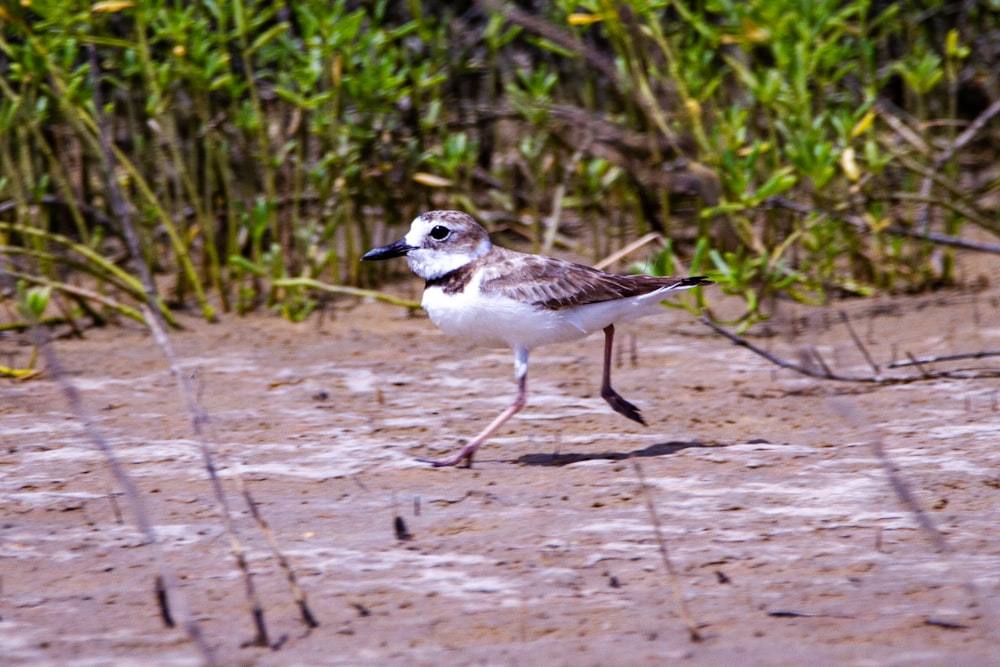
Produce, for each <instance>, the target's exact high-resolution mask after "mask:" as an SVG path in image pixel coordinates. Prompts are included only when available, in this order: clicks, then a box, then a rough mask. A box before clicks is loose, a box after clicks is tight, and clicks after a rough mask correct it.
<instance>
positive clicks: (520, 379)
mask: <svg viewBox="0 0 1000 667" xmlns="http://www.w3.org/2000/svg"><path fill="white" fill-rule="evenodd" d="M514 375H515V377H516V379H517V398H515V399H514V402H513V403H511V404H510V405H509V406H508V407H507V409H506V410H504V411H503V412H501V413H500V414H499V415H497V416H496V419H494V420H493V421H492V422H490V424H489V426H487V427H486V428H484V429H483V430H482V431H480V432H479V435H477V436H476V437H475V438H473V439H472V440H471V441H469V443H468V444H466V445H465V446H464V447H462V448H461V449H460V450H458V452H457V453H456V454H454V455H453V456H449V457H448V458H444V459H423V458H421V459H417V460H418V461H422V462H423V463H430V464H431V465H432V466H434V467H435V468H443V467H445V466H454V465H458V464H459V463H461V462H462V460H463V459H464V460H466V461H467V463H466V466H465V467H466V468H471V467H472V457H473V455H474V454H475V453H476V450H477V449H479V446H480V445H481V444H483V443H484V442H486V439H487V438H489V437H490V436H491V435H493V434H494V433H495V432H496V430H497V429H498V428H500V427H501V426H503V424H504V422H506V421H507V420H508V419H510V418H511V417H513V416H514V415H515V414H517V413H518V412H519V411H520V410H521V408H523V407H524V404H525V403H526V402H527V398H526V394H527V384H528V382H527V381H528V350H526V349H523V348H515V349H514Z"/></svg>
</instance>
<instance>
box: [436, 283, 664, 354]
mask: <svg viewBox="0 0 1000 667" xmlns="http://www.w3.org/2000/svg"><path fill="white" fill-rule="evenodd" d="M477 287H478V286H477V285H475V284H470V285H469V286H467V287H466V289H465V290H464V291H462V292H457V293H454V294H445V293H444V291H443V290H442V289H441V288H440V287H430V288H428V289H426V290H424V296H423V301H422V304H421V305H423V307H424V310H425V311H427V314H428V315H429V316H430V318H431V321H433V322H434V324H436V325H437V326H438V327H439V328H440V329H441V330H442V331H444V332H445V333H446V334H448V335H449V336H455V337H457V338H465V339H468V340H470V341H472V342H475V343H478V344H480V345H487V346H491V347H503V346H509V347H524V348H527V349H529V350H531V349H533V348H535V347H538V346H540V345H548V344H550V343H562V342H567V341H573V340H578V339H580V338H583V337H584V336H586V335H588V334H590V333H593V332H594V331H600V330H601V329H603V328H604V327H606V326H608V325H609V324H612V323H614V322H617V321H627V320H631V319H635V318H637V317H642V316H643V315H648V314H650V313H651V312H656V310H658V308H659V307H658V306H657V302H658V299H657V300H654V301H652V302H650V301H638V300H630V299H624V300H618V301H606V302H602V303H593V304H588V305H585V306H578V307H576V308H566V309H563V310H548V309H544V308H538V307H536V306H533V305H530V304H526V303H523V302H520V301H516V300H514V299H510V298H507V297H503V296H498V295H483V294H479V293H478V289H476V288H477Z"/></svg>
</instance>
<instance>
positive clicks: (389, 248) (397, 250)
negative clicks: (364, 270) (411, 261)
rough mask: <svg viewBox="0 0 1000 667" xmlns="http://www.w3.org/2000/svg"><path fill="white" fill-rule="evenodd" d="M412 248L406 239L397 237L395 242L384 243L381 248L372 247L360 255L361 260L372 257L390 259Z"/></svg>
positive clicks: (400, 255)
mask: <svg viewBox="0 0 1000 667" xmlns="http://www.w3.org/2000/svg"><path fill="white" fill-rule="evenodd" d="M411 250H413V246H411V245H407V243H406V239H399V240H398V241H396V242H395V243H390V244H389V245H384V246H382V247H381V248H373V249H371V250H369V251H368V252H366V253H365V254H364V255H362V256H361V261H366V260H372V259H392V258H393V257H402V256H403V255H405V254H406V253H408V252H410V251H411Z"/></svg>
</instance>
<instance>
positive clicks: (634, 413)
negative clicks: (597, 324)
mask: <svg viewBox="0 0 1000 667" xmlns="http://www.w3.org/2000/svg"><path fill="white" fill-rule="evenodd" d="M614 341H615V325H614V324H609V325H608V326H606V327H604V377H603V378H602V379H601V398H603V399H604V400H605V401H607V402H608V405H610V406H611V409H612V410H614V411H615V412H617V413H618V414H620V415H624V416H626V417H628V418H629V419H631V420H632V421H637V422H639V423H640V424H642V425H643V426H645V425H646V420H645V419H643V418H642V415H641V414H639V408H637V407H635V406H634V405H632V404H631V403H629V402H628V401H626V400H625V399H624V398H622V397H621V396H620V395H619V394H618V392H617V391H615V390H614V389H612V388H611V353H612V350H613V349H614Z"/></svg>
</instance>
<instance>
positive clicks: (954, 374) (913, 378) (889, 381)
mask: <svg viewBox="0 0 1000 667" xmlns="http://www.w3.org/2000/svg"><path fill="white" fill-rule="evenodd" d="M699 319H700V320H701V323H702V324H704V325H705V326H707V327H709V328H710V329H712V330H713V331H715V332H716V333H719V334H722V335H723V336H725V337H726V338H728V339H729V340H730V341H732V343H733V344H734V345H738V346H740V347H745V348H747V349H748V350H750V351H751V352H753V353H754V354H757V355H759V356H761V357H764V358H765V359H767V360H768V361H770V362H771V363H772V364H774V365H775V366H778V367H780V368H787V369H788V370H791V371H795V372H796V373H798V374H800V375H805V376H807V377H812V378H817V379H820V380H834V381H837V382H857V383H860V384H874V385H894V384H909V383H911V382H920V381H921V380H980V379H985V378H995V377H1000V369H993V368H984V369H972V370H954V371H932V370H927V369H921V370H922V371H923V372H922V373H921V374H920V375H904V376H881V375H878V374H876V375H844V374H841V373H835V372H833V371H832V370H831V369H830V368H829V367H828V366H827V365H826V364H825V363H824V362H823V359H822V357H819V356H818V355H817V354H816V353H815V351H814V350H813V351H811V353H810V354H811V358H813V359H814V360H815V361H816V362H817V363H818V364H820V367H821V369H820V370H817V368H815V367H813V366H812V364H804V363H802V364H797V363H794V362H791V361H788V360H787V359H782V358H781V357H779V356H777V355H775V354H772V353H770V352H768V351H767V350H764V349H762V348H760V347H758V346H756V345H754V344H753V343H751V342H750V341H748V340H747V339H746V338H743V337H742V336H738V335H736V334H734V333H732V332H731V331H728V330H727V329H725V328H724V327H721V326H719V325H718V324H716V323H715V322H713V321H712V320H711V319H710V318H709V317H708V316H707V315H702V317H700V318H699ZM890 365H891V364H890Z"/></svg>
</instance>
